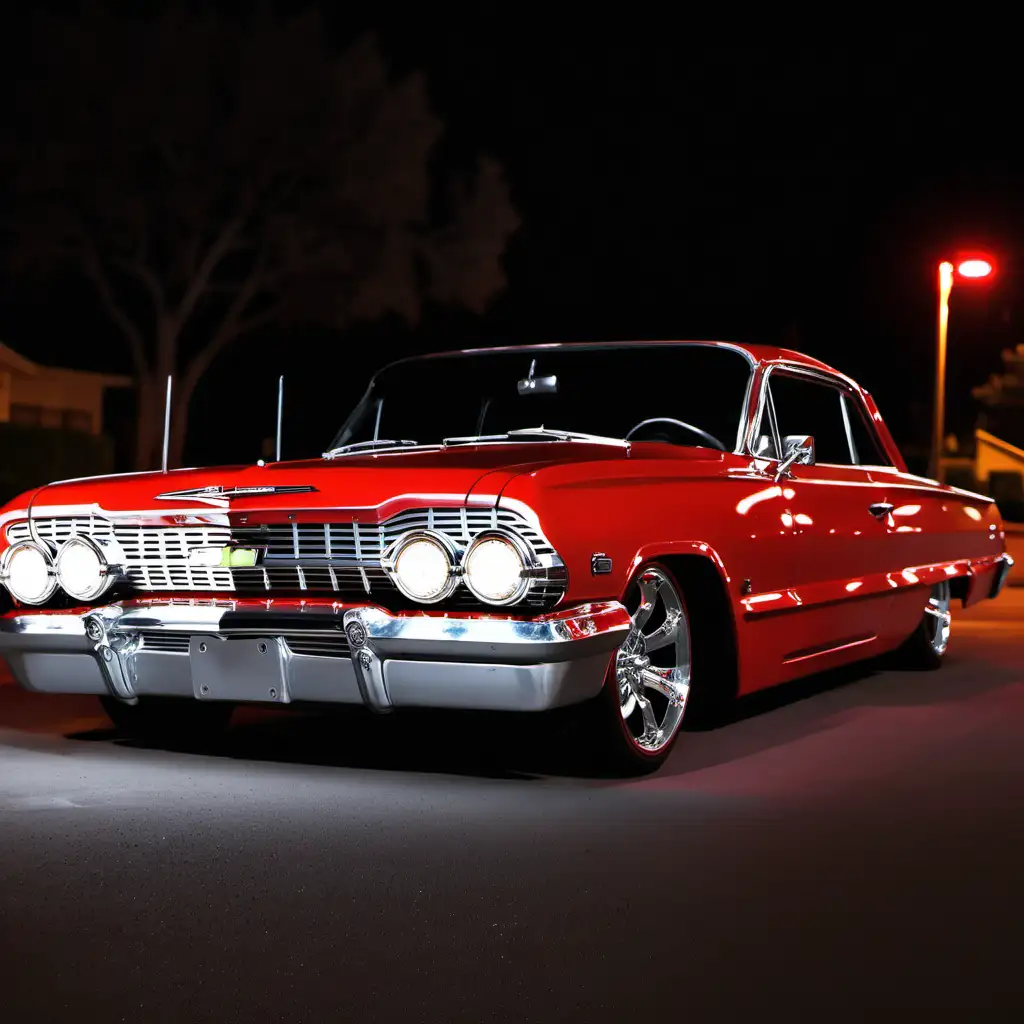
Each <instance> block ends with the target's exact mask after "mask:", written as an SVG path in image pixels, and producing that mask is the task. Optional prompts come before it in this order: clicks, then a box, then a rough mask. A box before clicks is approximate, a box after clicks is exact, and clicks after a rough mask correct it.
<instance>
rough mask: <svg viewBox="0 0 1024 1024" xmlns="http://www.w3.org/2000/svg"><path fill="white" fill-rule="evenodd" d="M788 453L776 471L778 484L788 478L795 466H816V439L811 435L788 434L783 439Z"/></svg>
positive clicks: (783, 445)
mask: <svg viewBox="0 0 1024 1024" xmlns="http://www.w3.org/2000/svg"><path fill="white" fill-rule="evenodd" d="M782 449H783V451H784V452H785V453H786V454H785V455H784V456H783V457H782V459H781V460H780V461H779V465H778V467H777V468H776V470H775V480H776V482H777V481H779V480H781V479H782V478H783V477H784V476H786V475H787V474H788V473H789V472H790V470H791V468H792V467H793V466H797V465H799V466H813V465H814V438H813V437H811V436H810V435H809V434H787V435H786V436H785V437H784V438H783V439H782Z"/></svg>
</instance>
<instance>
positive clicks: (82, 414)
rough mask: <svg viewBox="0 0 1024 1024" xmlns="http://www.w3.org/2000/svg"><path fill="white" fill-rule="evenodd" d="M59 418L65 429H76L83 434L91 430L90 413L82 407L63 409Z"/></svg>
mask: <svg viewBox="0 0 1024 1024" xmlns="http://www.w3.org/2000/svg"><path fill="white" fill-rule="evenodd" d="M61 420H62V423H61V425H62V426H63V427H64V429H65V430H77V431H80V432H81V433H83V434H89V433H91V432H92V413H89V412H86V411H85V410H84V409H65V410H64V411H63V412H62V414H61Z"/></svg>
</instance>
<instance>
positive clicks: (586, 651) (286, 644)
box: [0, 601, 630, 711]
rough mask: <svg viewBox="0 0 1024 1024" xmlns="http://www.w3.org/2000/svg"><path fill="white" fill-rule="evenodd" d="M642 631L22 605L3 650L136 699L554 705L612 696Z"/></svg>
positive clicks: (373, 609) (75, 688) (548, 618)
mask: <svg viewBox="0 0 1024 1024" xmlns="http://www.w3.org/2000/svg"><path fill="white" fill-rule="evenodd" d="M629 630H630V618H629V613H628V612H627V611H626V609H625V608H624V607H623V606H622V605H621V604H620V603H619V602H617V601H609V602H604V603H599V604H585V605H579V606H577V607H575V608H569V609H565V610H562V611H558V612H555V613H550V614H547V615H542V616H539V617H537V618H533V619H516V618H499V617H471V616H466V617H463V616H448V615H439V614H434V615H427V614H422V613H414V614H408V615H393V614H391V613H390V612H387V611H385V610H384V609H383V608H379V607H377V606H375V605H360V606H348V607H346V606H342V605H337V604H333V605H331V604H324V605H305V606H298V605H296V604H292V605H287V604H285V603H283V602H282V603H280V605H279V603H278V602H272V601H271V602H266V605H265V606H262V605H261V606H260V607H257V608H251V607H250V608H236V607H235V603H234V602H231V601H224V602H216V603H213V602H210V603H199V602H197V603H192V602H187V603H182V602H180V601H179V602H172V601H166V602H162V601H157V602H154V601H131V602H124V603H121V604H112V605H106V606H102V607H98V608H92V609H89V610H88V611H87V612H81V613H79V612H68V613H59V612H58V613H51V612H34V613H33V612H26V613H18V612H12V613H9V614H7V615H6V616H4V617H3V618H0V654H2V655H3V657H4V658H6V660H7V662H8V664H9V665H10V667H11V671H12V672H13V674H14V676H15V678H16V679H17V681H18V683H19V684H20V685H21V686H22V687H24V688H25V689H27V690H33V691H35V692H40V693H93V694H98V695H111V696H114V697H117V698H119V699H120V700H122V701H125V702H127V703H130V704H134V703H136V702H137V700H138V699H139V697H140V696H141V697H145V696H173V697H193V698H195V699H197V700H226V701H232V702H238V703H255V702H266V703H278V704H282V703H283V704H287V703H290V702H292V701H304V702H306V701H311V702H318V703H319V702H323V703H342V704H364V705H366V706H367V707H369V708H371V709H373V710H375V711H389V710H391V708H393V707H404V706H419V707H437V708H466V709H479V710H499V711H543V710H546V709H548V708H554V707H561V706H563V705H567V704H574V703H579V702H580V701H584V700H587V699H588V698H589V697H592V696H595V695H596V694H597V693H598V692H600V689H601V686H602V684H603V682H604V678H605V673H606V670H607V668H608V663H609V657H610V655H611V653H612V652H613V651H614V650H616V649H617V648H618V647H619V646H620V645H621V644H622V642H623V641H624V640H625V639H626V636H627V635H628V633H629ZM293 646H294V647H295V649H293ZM311 648H312V649H313V652H312V653H311V652H310V649H311ZM324 651H329V653H324ZM317 652H319V653H317Z"/></svg>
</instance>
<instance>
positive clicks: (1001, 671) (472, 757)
mask: <svg viewBox="0 0 1024 1024" xmlns="http://www.w3.org/2000/svg"><path fill="white" fill-rule="evenodd" d="M1017 655H1018V651H1017V649H1016V647H1014V648H1013V649H1009V648H1008V649H1007V650H1006V652H1005V656H1002V657H1000V656H999V652H998V651H993V652H992V654H991V656H990V657H987V658H986V659H985V661H984V662H978V660H977V659H976V658H970V657H968V656H966V655H965V656H963V657H962V658H958V656H957V655H956V654H955V653H954V652H952V651H951V654H950V657H949V659H948V661H947V663H946V666H945V667H944V670H943V671H940V672H915V671H896V670H893V669H892V668H891V666H890V665H888V664H887V663H886V662H884V661H876V662H865V663H861V664H858V665H853V666H849V667H846V668H840V669H834V670H832V671H829V672H823V673H819V674H817V675H814V676H809V677H807V678H805V679H800V680H797V681H795V682H793V683H789V684H785V685H783V686H779V687H774V688H772V689H770V690H765V691H762V692H759V693H755V694H751V695H749V696H747V697H744V698H741V699H740V700H738V701H736V702H735V703H734V704H733V705H732V706H731V708H730V709H729V712H728V713H727V714H726V715H725V716H723V718H721V719H720V720H718V721H716V722H713V723H707V722H706V723H700V724H696V723H691V722H688V723H687V724H686V726H685V727H684V729H685V732H686V733H687V734H688V735H683V736H682V737H681V738H680V742H679V743H678V744H677V747H676V750H675V751H674V752H673V755H672V757H671V758H670V760H669V762H668V764H667V765H666V767H665V768H664V769H663V772H665V773H668V774H676V775H679V774H682V775H685V774H687V773H688V772H692V771H699V770H702V769H704V768H707V767H711V766H713V765H715V764H720V763H723V762H726V761H732V760H738V759H740V758H743V757H749V756H751V755H753V754H756V753H759V752H761V751H763V750H767V749H770V748H772V747H777V746H780V745H783V744H786V743H791V742H794V741H797V740H799V739H801V738H804V737H806V736H808V735H811V734H813V733H817V732H821V731H824V730H827V729H830V728H834V727H835V726H836V725H837V724H838V723H839V722H840V721H842V720H843V718H844V716H845V715H847V713H849V712H851V711H856V710H859V709H864V708H880V707H887V706H889V707H900V706H906V707H910V706H920V705H939V704H947V703H951V702H956V701H960V700H965V699H971V698H974V697H977V696H979V695H981V694H983V693H985V692H986V691H989V690H993V689H998V688H1000V687H1005V686H1007V685H1009V684H1012V683H1016V682H1019V681H1021V679H1022V675H1024V674H1022V672H1021V669H1020V666H1019V661H1018V657H1017ZM966 677H969V679H970V685H969V686H965V678H966ZM745 723H749V725H748V724H745ZM750 726H752V727H750ZM68 738H69V739H73V740H77V741H87V742H94V741H104V742H109V741H111V740H113V741H115V742H117V743H118V744H119V745H121V746H128V747H134V748H139V749H154V750H166V751H173V752H176V753H182V754H196V755H204V756H215V757H224V758H231V759H237V760H242V761H245V760H248V761H263V762H278V763H283V764H299V765H315V766H322V767H334V768H349V769H357V770H371V771H388V772H399V773H409V772H413V773H425V774H446V775H459V776H469V777H477V778H490V779H509V780H530V779H542V778H550V777H556V778H562V779H565V780H574V779H575V780H594V781H596V782H600V781H602V780H603V781H605V782H607V781H614V776H611V775H609V774H607V773H605V772H602V770H601V768H600V765H597V764H595V763H594V762H593V759H592V758H590V757H589V756H588V754H589V751H588V749H587V747H588V744H587V737H586V736H585V735H580V733H579V731H578V730H577V729H575V728H574V723H573V722H572V719H571V716H559V715H555V716H535V715H529V714H513V713H483V712H469V711H437V710H420V709H405V710H403V711H401V712H396V713H393V714H388V715H377V714H373V713H371V712H369V711H366V710H364V709H361V708H353V709H330V710H326V711H325V710H323V709H320V708H317V709H306V708H302V707H300V706H293V707H292V708H288V709H278V708H269V709H266V710H264V709H262V708H254V707H246V708H241V709H236V712H235V716H234V718H233V721H232V725H231V728H229V730H228V731H227V732H226V734H225V735H224V736H223V737H220V738H218V739H217V740H215V741H205V742H204V743H202V744H201V745H197V744H188V743H184V742H183V743H179V744H170V743H165V742H161V743H159V744H158V743H143V742H141V741H139V740H134V739H124V738H121V737H119V736H118V735H117V734H116V733H115V732H114V731H113V730H112V729H107V728H101V729H90V730H86V731H82V732H76V733H73V734H71V735H70V736H69V737H68Z"/></svg>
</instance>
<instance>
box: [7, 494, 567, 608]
mask: <svg viewBox="0 0 1024 1024" xmlns="http://www.w3.org/2000/svg"><path fill="white" fill-rule="evenodd" d="M34 525H35V529H36V533H37V535H38V536H39V538H40V539H42V540H44V541H47V542H48V543H50V544H51V545H52V546H53V548H54V549H56V548H57V547H58V546H59V545H60V544H62V543H63V542H64V541H66V540H67V539H68V538H69V537H73V536H76V535H78V536H89V537H94V538H97V539H102V538H107V539H110V540H113V541H115V542H116V544H117V546H118V547H119V548H120V554H119V557H121V555H123V560H124V569H125V573H126V575H127V582H128V583H129V584H130V586H131V587H132V588H133V589H135V590H138V591H177V592H190V591H198V592H204V591H205V592H209V591H232V592H235V593H238V594H241V595H246V596H256V595H266V594H268V593H273V594H292V593H295V594H325V595H326V594H330V595H335V596H337V597H338V598H339V599H341V600H351V601H358V600H366V599H367V597H368V596H369V595H372V596H373V599H374V600H378V601H381V602H382V603H388V602H389V601H390V602H394V601H396V600H398V599H399V595H398V591H397V590H396V589H395V587H394V585H393V584H392V583H391V581H390V579H389V578H388V576H387V574H386V573H385V572H384V570H383V569H382V568H381V564H380V560H381V555H382V553H383V552H384V551H385V550H387V548H388V547H389V546H390V545H391V544H392V543H393V542H394V541H395V540H397V539H398V538H399V537H400V536H401V535H402V534H403V533H407V532H408V531H410V530H420V529H432V530H437V531H438V532H440V533H444V534H446V535H447V536H449V537H451V539H452V540H453V541H454V542H455V544H456V546H458V547H465V545H466V544H468V543H469V541H470V540H471V539H472V538H473V537H474V536H475V535H476V534H478V533H480V532H481V531H482V530H487V529H494V528H497V527H503V528H505V529H509V530H513V531H515V532H516V533H518V534H519V535H520V536H522V537H524V538H525V539H526V540H527V541H529V543H530V544H531V545H532V546H533V549H534V551H535V552H536V553H537V554H538V555H539V556H541V558H542V559H543V560H545V561H546V562H548V563H550V564H551V568H550V569H549V570H548V572H547V577H546V578H544V579H538V580H536V581H535V583H534V585H533V587H532V588H531V590H530V593H529V595H528V596H527V597H526V599H525V600H524V601H523V602H522V604H521V605H520V606H519V607H525V608H532V609H537V608H547V607H550V606H551V605H553V604H554V603H555V602H556V601H557V600H558V599H559V597H561V595H562V593H563V592H564V590H565V582H566V571H565V568H564V566H562V565H561V562H560V561H559V559H558V558H557V557H556V556H555V552H554V549H553V548H552V547H551V544H550V543H549V542H548V541H547V539H546V538H545V537H544V536H543V535H542V534H541V533H540V532H539V531H538V530H537V529H536V528H535V527H534V526H532V525H531V524H530V523H528V522H527V521H526V520H525V519H524V517H523V516H521V515H519V514H518V513H516V512H511V511H508V510H501V509H470V508H424V509H414V510H411V511H409V512H402V513H400V514H399V515H396V516H392V517H391V518H390V519H388V520H386V521H385V522H383V523H380V524H373V523H352V522H348V523H344V522H342V523H274V524H268V525H263V526H239V527H235V528H234V529H231V528H229V527H227V526H188V527H177V526H135V525H123V524H120V523H116V522H113V521H111V520H109V519H102V518H99V517H90V516H74V517H71V516H67V517H59V518H58V517H55V518H43V519H36V520H34ZM30 536H31V535H30V532H29V528H28V523H27V522H18V523H12V524H11V525H10V526H8V528H7V537H8V540H9V541H10V542H11V543H15V542H17V541H20V540H28V539H30ZM232 543H233V544H236V545H239V546H241V547H256V548H259V549H261V550H264V551H265V555H264V557H263V558H262V560H261V564H259V565H257V566H255V567H252V568H235V569H229V568H222V567H219V566H217V567H206V566H197V565H193V564H192V563H191V562H189V557H188V556H189V552H190V551H191V550H192V549H193V548H198V547H221V546H225V545H228V544H232ZM449 604H450V605H451V606H452V607H456V608H469V607H475V606H477V605H478V602H477V601H476V599H475V598H474V597H473V596H472V595H471V594H470V593H469V591H468V590H467V589H466V588H465V587H459V589H458V590H457V591H456V592H455V594H454V595H453V597H452V598H451V600H450V602H449Z"/></svg>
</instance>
